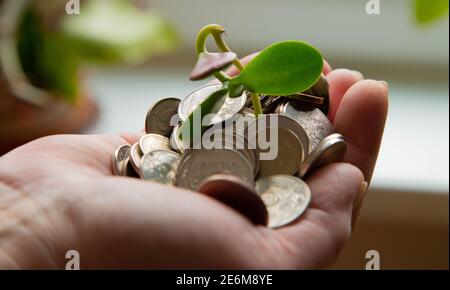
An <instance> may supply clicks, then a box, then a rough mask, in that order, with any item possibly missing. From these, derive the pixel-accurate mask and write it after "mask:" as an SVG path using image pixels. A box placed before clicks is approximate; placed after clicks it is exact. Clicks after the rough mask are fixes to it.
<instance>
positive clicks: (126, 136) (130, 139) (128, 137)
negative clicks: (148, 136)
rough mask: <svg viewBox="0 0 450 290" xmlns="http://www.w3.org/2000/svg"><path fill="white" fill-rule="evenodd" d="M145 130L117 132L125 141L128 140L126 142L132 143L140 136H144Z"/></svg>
mask: <svg viewBox="0 0 450 290" xmlns="http://www.w3.org/2000/svg"><path fill="white" fill-rule="evenodd" d="M144 134H145V131H144V130H142V131H140V132H136V133H131V132H126V133H121V134H119V136H120V137H121V138H122V139H124V140H125V141H127V142H128V144H130V145H133V144H134V143H136V142H138V141H139V139H141V137H142V136H144Z"/></svg>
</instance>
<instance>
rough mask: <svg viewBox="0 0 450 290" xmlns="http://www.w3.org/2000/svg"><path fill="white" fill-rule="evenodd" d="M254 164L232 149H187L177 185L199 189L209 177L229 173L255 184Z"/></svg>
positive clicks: (178, 173) (179, 168) (180, 167)
mask: <svg viewBox="0 0 450 290" xmlns="http://www.w3.org/2000/svg"><path fill="white" fill-rule="evenodd" d="M253 171H254V170H253V166H252V165H251V164H250V162H249V161H248V160H247V158H245V156H244V155H243V154H242V153H240V152H238V151H237V150H231V149H210V150H205V149H199V150H186V152H185V154H184V155H183V157H182V159H181V161H180V166H179V167H178V172H177V186H179V187H182V188H187V189H191V190H197V189H198V186H199V185H200V183H201V182H202V181H203V180H205V179H206V178H207V177H209V176H211V175H214V174H219V173H228V174H233V175H235V176H239V177H240V178H241V179H242V180H244V181H245V182H247V183H248V184H253V181H254V174H253Z"/></svg>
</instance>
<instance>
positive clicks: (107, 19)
mask: <svg viewBox="0 0 450 290" xmlns="http://www.w3.org/2000/svg"><path fill="white" fill-rule="evenodd" d="M61 32H62V33H63V34H64V35H65V36H66V37H68V38H70V39H71V42H72V45H73V46H74V47H76V49H77V51H78V53H79V54H80V56H81V57H82V58H83V59H84V60H85V61H88V62H94V63H116V62H125V63H139V62H142V61H143V60H145V59H147V58H149V57H150V56H152V55H154V54H158V53H162V52H166V51H168V50H170V49H173V48H174V47H175V46H176V43H177V37H176V33H175V30H174V29H173V28H172V26H171V25H169V24H168V23H167V21H165V20H164V19H163V18H162V17H161V16H159V15H158V14H156V13H152V12H147V11H139V10H137V9H136V8H135V7H134V6H133V5H132V4H131V2H130V1H125V0H109V1H90V2H87V3H85V4H84V5H83V11H82V13H81V14H80V15H77V16H76V17H65V18H64V19H63V23H62V28H61Z"/></svg>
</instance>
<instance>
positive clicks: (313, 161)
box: [298, 133, 347, 178]
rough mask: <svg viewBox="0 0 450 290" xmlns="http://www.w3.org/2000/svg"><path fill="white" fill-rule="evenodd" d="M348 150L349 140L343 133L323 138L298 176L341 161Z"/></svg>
mask: <svg viewBox="0 0 450 290" xmlns="http://www.w3.org/2000/svg"><path fill="white" fill-rule="evenodd" d="M346 152H347V142H345V140H344V136H342V135H341V134H337V133H336V134H332V135H330V136H328V137H326V138H325V139H323V140H322V141H321V142H320V144H319V146H318V147H317V149H316V150H314V151H313V152H312V153H311V155H310V156H309V157H308V158H307V159H306V160H305V162H304V163H303V164H302V166H301V168H300V170H299V173H298V176H300V177H302V178H303V177H305V176H308V175H310V174H311V173H313V172H314V171H316V170H317V169H319V168H321V167H323V166H326V165H328V164H332V163H336V162H341V161H342V160H343V159H344V157H345V153H346Z"/></svg>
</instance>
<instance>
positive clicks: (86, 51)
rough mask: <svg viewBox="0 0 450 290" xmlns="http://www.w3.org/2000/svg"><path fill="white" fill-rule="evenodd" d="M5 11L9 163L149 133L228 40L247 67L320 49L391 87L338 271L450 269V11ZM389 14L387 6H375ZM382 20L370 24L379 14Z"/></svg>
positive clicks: (176, 4) (223, 4) (432, 0)
mask: <svg viewBox="0 0 450 290" xmlns="http://www.w3.org/2000/svg"><path fill="white" fill-rule="evenodd" d="M67 2H68V1H66V0H53V1H48V0H47V1H44V0H42V1H41V0H36V1H25V0H12V1H7V0H0V5H2V6H1V10H0V64H1V66H0V154H1V153H5V152H7V151H8V150H10V149H11V148H13V147H15V146H17V145H20V144H21V143H24V142H26V141H29V140H31V139H34V138H37V137H39V136H42V135H47V134H54V133H71V132H81V133H95V134H97V133H100V134H115V133H121V132H126V131H139V130H141V129H142V128H143V127H144V119H145V114H146V111H147V109H148V107H149V106H150V105H151V104H152V103H153V102H155V101H156V100H158V99H159V98H163V97H167V96H176V97H179V98H183V97H184V96H186V95H187V94H188V93H190V92H191V91H193V90H194V89H196V88H198V87H199V86H200V85H201V84H199V83H193V82H189V80H188V76H189V73H190V71H191V69H192V67H193V65H194V64H195V61H196V57H195V52H194V41H195V37H196V34H197V32H198V30H199V29H200V28H201V27H202V26H204V25H205V24H208V23H218V24H222V25H224V26H225V27H226V29H227V32H228V35H229V36H228V38H227V41H228V43H229V44H230V46H231V47H232V49H233V50H234V51H236V52H238V53H239V54H240V56H244V55H246V54H249V53H252V52H255V51H258V50H261V49H263V48H265V47H266V46H267V45H269V44H271V43H273V42H276V41H281V40H286V39H300V40H304V41H307V42H310V43H312V44H314V45H315V46H316V47H318V48H319V49H320V50H321V51H322V52H323V54H324V55H325V57H326V59H327V60H328V61H329V62H330V64H331V65H332V67H333V68H343V67H345V68H351V69H356V70H359V71H361V72H362V73H363V74H364V75H365V77H366V78H373V79H376V80H385V81H387V82H388V83H389V84H390V88H391V95H390V112H389V118H388V122H387V127H386V131H385V137H384V141H383V145H382V149H381V152H380V159H379V162H378V164H377V168H376V171H375V176H374V180H373V184H372V186H371V189H370V193H369V195H368V198H367V201H366V203H365V206H364V209H363V214H362V219H361V222H360V223H359V225H358V227H357V228H356V230H355V232H354V235H353V238H352V241H351V242H350V244H349V245H348V246H347V247H346V249H345V251H344V253H343V255H342V257H341V258H340V260H339V261H338V262H337V264H336V265H334V266H333V268H336V269H348V268H350V269H364V267H365V264H366V262H367V260H366V258H365V255H366V252H367V251H369V250H377V251H378V252H379V253H380V260H381V268H382V269H404V268H406V269H442V268H444V269H448V259H449V256H448V246H449V240H448V221H449V215H448V213H449V200H448V196H449V163H448V162H449V161H448V160H449V80H448V77H449V20H448V1H447V0H444V1H442V0H428V1H421V0H397V1H387V0H380V1H379V4H380V10H379V11H372V12H379V14H377V13H375V14H370V13H368V11H366V5H367V3H368V2H369V1H366V0H345V1H344V0H341V1H335V0H322V1H313V0H302V1H297V0H277V1H273V0H226V1H224V0H221V1H219V0H148V1H146V0H140V1H121V0H117V1H116V0H110V1H106V0H104V1H102V0H98V1H95V0H91V1H83V0H82V1H81V2H80V11H79V12H80V14H77V13H75V12H77V11H76V8H77V7H76V6H72V7H71V8H73V10H72V12H74V14H73V15H67V13H66V12H65V6H66V4H67ZM375 2H377V1H375ZM369 12H370V11H369Z"/></svg>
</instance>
